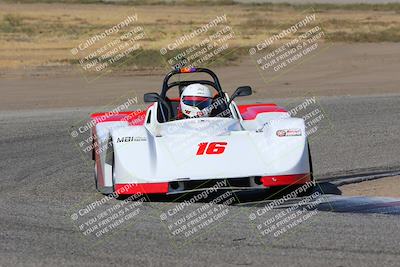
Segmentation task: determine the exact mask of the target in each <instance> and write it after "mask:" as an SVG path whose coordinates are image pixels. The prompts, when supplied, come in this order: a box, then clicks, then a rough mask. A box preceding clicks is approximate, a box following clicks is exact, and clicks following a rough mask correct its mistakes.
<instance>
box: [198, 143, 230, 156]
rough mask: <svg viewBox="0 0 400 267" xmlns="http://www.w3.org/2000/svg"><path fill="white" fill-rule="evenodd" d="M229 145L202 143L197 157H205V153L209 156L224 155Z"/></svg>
mask: <svg viewBox="0 0 400 267" xmlns="http://www.w3.org/2000/svg"><path fill="white" fill-rule="evenodd" d="M227 144H228V143H227V142H212V143H200V144H199V149H198V150H197V153H196V155H204V152H205V154H207V155H213V154H214V155H215V154H222V153H224V151H225V147H226V145H227Z"/></svg>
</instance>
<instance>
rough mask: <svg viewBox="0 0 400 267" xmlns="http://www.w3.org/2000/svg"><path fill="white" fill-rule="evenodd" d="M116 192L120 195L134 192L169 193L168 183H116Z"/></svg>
mask: <svg viewBox="0 0 400 267" xmlns="http://www.w3.org/2000/svg"><path fill="white" fill-rule="evenodd" d="M114 189H115V192H116V193H118V194H119V195H133V194H138V193H142V194H165V193H168V183H149V184H116V185H115V186H114Z"/></svg>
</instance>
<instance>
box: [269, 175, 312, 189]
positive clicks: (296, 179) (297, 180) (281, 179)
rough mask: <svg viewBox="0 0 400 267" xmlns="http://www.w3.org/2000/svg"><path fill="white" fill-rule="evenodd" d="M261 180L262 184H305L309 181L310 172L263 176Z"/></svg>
mask: <svg viewBox="0 0 400 267" xmlns="http://www.w3.org/2000/svg"><path fill="white" fill-rule="evenodd" d="M261 182H262V183H263V185H264V186H268V187H269V186H281V185H292V184H305V183H308V182H311V176H310V174H292V175H276V176H263V177H261Z"/></svg>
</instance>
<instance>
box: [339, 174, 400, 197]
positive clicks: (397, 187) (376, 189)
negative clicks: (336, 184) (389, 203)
mask: <svg viewBox="0 0 400 267" xmlns="http://www.w3.org/2000/svg"><path fill="white" fill-rule="evenodd" d="M340 190H341V191H342V194H343V195H344V196H371V197H374V196H375V197H376V196H379V197H400V176H394V177H388V178H382V179H377V180H372V181H366V182H361V183H357V184H349V185H344V186H341V187H340Z"/></svg>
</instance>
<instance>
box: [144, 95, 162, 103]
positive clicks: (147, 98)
mask: <svg viewBox="0 0 400 267" xmlns="http://www.w3.org/2000/svg"><path fill="white" fill-rule="evenodd" d="M160 98H161V96H160V95H159V94H157V93H147V94H144V96H143V101H144V102H145V103H149V102H158V101H159V100H160Z"/></svg>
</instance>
